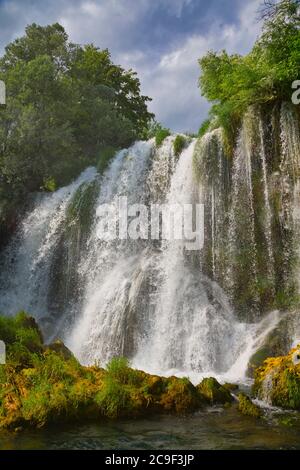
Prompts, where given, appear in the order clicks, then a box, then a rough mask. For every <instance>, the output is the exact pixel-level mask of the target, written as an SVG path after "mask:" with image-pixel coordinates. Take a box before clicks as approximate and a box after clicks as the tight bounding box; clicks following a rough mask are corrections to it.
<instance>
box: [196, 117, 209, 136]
mask: <svg viewBox="0 0 300 470" xmlns="http://www.w3.org/2000/svg"><path fill="white" fill-rule="evenodd" d="M209 126H210V119H205V121H203V122H202V124H201V126H200V128H199V132H198V136H199V137H203V136H204V134H206V132H207V131H208V129H209Z"/></svg>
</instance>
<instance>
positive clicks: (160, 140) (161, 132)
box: [155, 128, 171, 147]
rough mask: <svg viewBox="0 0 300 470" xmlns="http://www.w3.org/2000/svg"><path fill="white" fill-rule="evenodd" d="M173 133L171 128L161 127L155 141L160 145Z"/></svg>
mask: <svg viewBox="0 0 300 470" xmlns="http://www.w3.org/2000/svg"><path fill="white" fill-rule="evenodd" d="M170 134H171V132H170V129H166V128H161V129H159V130H158V131H157V132H156V134H155V143H156V146H157V147H160V146H161V144H162V143H163V141H164V140H165V139H166V138H167V137H168V136H169V135H170Z"/></svg>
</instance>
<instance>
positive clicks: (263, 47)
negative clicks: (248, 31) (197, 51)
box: [199, 0, 300, 141]
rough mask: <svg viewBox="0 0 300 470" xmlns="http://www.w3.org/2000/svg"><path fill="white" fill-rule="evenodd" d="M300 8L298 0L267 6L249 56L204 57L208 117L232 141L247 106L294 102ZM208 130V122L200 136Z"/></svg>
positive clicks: (299, 53)
mask: <svg viewBox="0 0 300 470" xmlns="http://www.w3.org/2000/svg"><path fill="white" fill-rule="evenodd" d="M299 5H300V2H299V0H281V1H279V2H278V3H277V2H267V3H266V6H265V7H264V8H263V9H262V12H261V14H262V18H263V19H264V26H263V32H262V35H261V37H260V38H259V39H258V40H257V41H256V43H255V45H254V47H253V49H252V51H251V52H250V53H249V54H248V55H246V56H240V55H238V54H233V55H229V54H228V53H227V52H226V51H222V52H220V53H216V52H213V51H210V52H208V54H207V55H205V56H204V57H202V58H201V59H200V61H199V63H200V67H201V70H202V74H201V76H200V80H199V84H200V88H201V92H202V95H203V96H205V97H206V98H207V99H208V100H209V101H211V102H213V106H212V109H211V112H210V118H213V117H214V118H217V122H218V125H220V126H222V127H223V128H224V129H225V131H226V135H227V138H228V139H229V140H230V141H232V140H233V139H234V136H235V133H236V130H237V129H238V124H239V122H240V119H241V117H242V115H243V113H244V112H245V110H246V109H247V108H248V106H249V105H251V104H264V103H270V102H274V101H276V100H288V101H290V99H291V94H292V88H291V87H292V82H293V81H294V80H297V79H299V76H300V28H299V27H300V17H299V14H298V8H299ZM207 127H208V122H207V121H206V122H205V123H204V124H203V125H202V126H201V128H200V135H201V134H203V132H205V131H206V130H207Z"/></svg>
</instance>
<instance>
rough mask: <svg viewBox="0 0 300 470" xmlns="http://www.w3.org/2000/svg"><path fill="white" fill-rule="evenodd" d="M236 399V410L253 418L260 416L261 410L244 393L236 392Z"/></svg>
mask: <svg viewBox="0 0 300 470" xmlns="http://www.w3.org/2000/svg"><path fill="white" fill-rule="evenodd" d="M238 401H239V404H238V410H239V411H240V412H241V413H242V414H243V415H247V416H253V417H254V418H260V417H261V416H262V410H261V409H260V408H259V406H257V405H255V403H253V402H252V400H251V399H250V398H249V397H248V396H247V395H245V393H239V394H238Z"/></svg>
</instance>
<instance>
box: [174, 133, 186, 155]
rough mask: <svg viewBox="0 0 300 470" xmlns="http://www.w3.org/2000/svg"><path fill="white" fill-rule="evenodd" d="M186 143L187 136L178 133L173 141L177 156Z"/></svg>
mask: <svg viewBox="0 0 300 470" xmlns="http://www.w3.org/2000/svg"><path fill="white" fill-rule="evenodd" d="M185 145H186V138H185V137H184V136H183V135H180V134H179V135H177V136H176V138H175V140H174V143H173V149H174V153H175V155H176V157H178V156H179V155H180V154H181V152H182V150H183V149H184V147H185Z"/></svg>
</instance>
